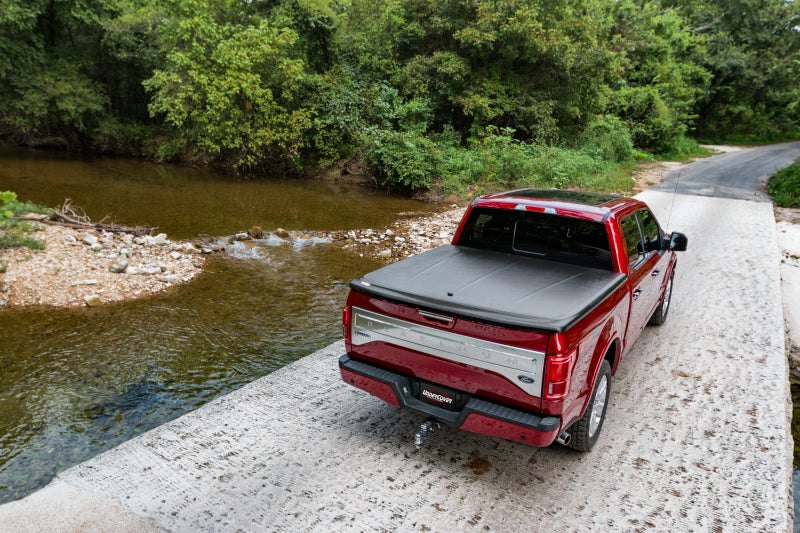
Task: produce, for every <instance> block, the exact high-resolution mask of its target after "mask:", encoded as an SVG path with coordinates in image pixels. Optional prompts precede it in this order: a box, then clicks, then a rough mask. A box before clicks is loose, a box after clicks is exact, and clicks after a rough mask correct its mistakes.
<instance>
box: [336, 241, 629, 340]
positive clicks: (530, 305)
mask: <svg viewBox="0 0 800 533" xmlns="http://www.w3.org/2000/svg"><path fill="white" fill-rule="evenodd" d="M625 279H626V277H625V275H624V274H619V273H616V272H609V271H607V270H600V269H596V268H589V267H585V266H578V265H570V264H564V263H557V262H554V261H547V260H544V259H537V258H535V257H527V256H521V255H512V254H505V253H499V252H493V251H487V250H480V249H476V248H468V247H463V246H453V245H450V244H448V245H444V246H440V247H439V248H435V249H433V250H429V251H427V252H423V253H421V254H419V255H415V256H412V257H409V258H408V259H404V260H403V261H399V262H397V263H394V264H392V265H388V266H385V267H383V268H381V269H378V270H375V271H374V272H370V273H369V274H367V275H365V276H363V277H361V278H358V279H356V280H353V281H352V282H351V283H350V287H351V288H353V289H355V290H357V291H359V292H363V293H366V294H368V295H370V296H375V297H377V298H382V299H386V300H392V301H395V302H399V303H403V304H408V305H411V306H414V307H420V308H425V309H430V310H432V311H438V312H441V313H445V314H447V315H450V316H455V317H463V318H471V319H474V320H478V321H482V322H489V323H493V324H499V325H503V326H511V327H517V328H523V329H533V330H538V331H544V332H550V333H561V332H563V331H566V330H567V329H569V328H570V327H572V326H573V325H574V324H575V323H577V322H578V321H579V320H580V319H581V318H583V317H584V316H586V315H587V314H588V313H589V312H590V311H591V310H592V309H594V308H595V307H596V306H597V305H599V304H600V303H601V302H602V301H603V300H605V298H607V297H608V296H609V295H610V294H611V293H612V292H614V291H615V290H616V289H617V288H618V287H619V286H620V285H622V284H623V283H624V282H625Z"/></svg>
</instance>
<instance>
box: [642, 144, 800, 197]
mask: <svg viewBox="0 0 800 533" xmlns="http://www.w3.org/2000/svg"><path fill="white" fill-rule="evenodd" d="M797 158H800V142H793V143H780V144H770V145H766V146H760V147H757V148H744V149H741V150H733V151H730V152H726V153H724V154H719V155H715V156H713V157H709V158H706V159H701V160H699V161H697V162H695V163H693V164H691V165H688V166H685V167H681V168H679V169H677V170H674V171H672V172H670V173H669V174H667V175H666V176H665V177H664V181H663V183H661V184H659V185H656V186H655V187H651V189H652V190H657V191H664V192H667V191H669V192H673V191H676V190H677V192H678V194H687V195H696V196H713V197H715V198H736V199H739V200H755V201H761V202H769V201H771V200H770V197H769V195H767V194H766V192H764V185H765V184H766V181H767V179H769V177H770V176H771V175H773V174H774V173H775V172H777V171H778V170H780V169H782V168H783V167H785V166H787V165H789V164H791V163H792V162H793V161H794V160H795V159H797Z"/></svg>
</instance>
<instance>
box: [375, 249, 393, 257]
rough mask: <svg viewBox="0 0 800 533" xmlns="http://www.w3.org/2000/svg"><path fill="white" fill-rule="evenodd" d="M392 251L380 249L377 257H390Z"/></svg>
mask: <svg viewBox="0 0 800 533" xmlns="http://www.w3.org/2000/svg"><path fill="white" fill-rule="evenodd" d="M391 256H392V251H391V250H381V251H380V252H378V257H391Z"/></svg>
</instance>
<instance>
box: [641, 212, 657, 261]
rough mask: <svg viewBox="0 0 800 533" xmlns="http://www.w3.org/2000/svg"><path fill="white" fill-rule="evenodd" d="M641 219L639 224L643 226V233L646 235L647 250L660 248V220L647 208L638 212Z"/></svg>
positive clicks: (645, 248)
mask: <svg viewBox="0 0 800 533" xmlns="http://www.w3.org/2000/svg"><path fill="white" fill-rule="evenodd" d="M636 217H637V218H638V219H639V226H640V227H641V228H642V235H643V236H644V243H645V247H644V250H645V252H651V251H653V250H658V248H659V237H660V234H659V233H660V232H659V230H658V222H656V219H655V217H653V215H652V214H651V213H650V211H648V210H647V209H642V210H641V211H639V212H638V213H636Z"/></svg>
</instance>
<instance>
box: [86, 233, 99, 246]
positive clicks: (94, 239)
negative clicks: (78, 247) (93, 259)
mask: <svg viewBox="0 0 800 533" xmlns="http://www.w3.org/2000/svg"><path fill="white" fill-rule="evenodd" d="M83 244H87V245H89V246H92V245H95V244H97V237H95V236H94V235H86V236H84V237H83Z"/></svg>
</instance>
